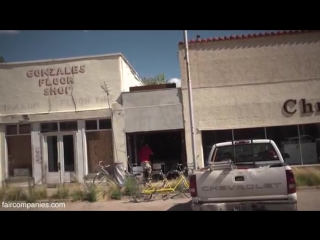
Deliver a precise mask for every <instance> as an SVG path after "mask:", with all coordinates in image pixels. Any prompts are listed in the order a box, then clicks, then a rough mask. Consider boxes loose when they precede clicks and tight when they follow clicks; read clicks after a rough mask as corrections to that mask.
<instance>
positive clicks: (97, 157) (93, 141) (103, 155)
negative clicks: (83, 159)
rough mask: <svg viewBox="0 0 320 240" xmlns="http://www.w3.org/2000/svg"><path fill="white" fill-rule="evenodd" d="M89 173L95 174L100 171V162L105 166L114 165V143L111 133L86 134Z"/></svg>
mask: <svg viewBox="0 0 320 240" xmlns="http://www.w3.org/2000/svg"><path fill="white" fill-rule="evenodd" d="M86 138H87V153H88V172H89V173H94V172H96V171H97V170H98V169H99V165H98V164H99V161H103V163H104V164H105V165H111V164H113V162H114V161H113V142H112V132H111V131H96V132H86Z"/></svg>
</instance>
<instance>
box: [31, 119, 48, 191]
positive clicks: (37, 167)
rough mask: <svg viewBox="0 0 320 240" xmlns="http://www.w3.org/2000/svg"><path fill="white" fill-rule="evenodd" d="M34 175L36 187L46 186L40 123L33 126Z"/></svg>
mask: <svg viewBox="0 0 320 240" xmlns="http://www.w3.org/2000/svg"><path fill="white" fill-rule="evenodd" d="M31 148H32V151H31V153H32V175H33V177H34V182H35V184H36V185H41V184H44V183H45V181H44V178H45V174H43V171H42V163H43V154H44V153H43V148H42V144H41V134H40V123H32V124H31Z"/></svg>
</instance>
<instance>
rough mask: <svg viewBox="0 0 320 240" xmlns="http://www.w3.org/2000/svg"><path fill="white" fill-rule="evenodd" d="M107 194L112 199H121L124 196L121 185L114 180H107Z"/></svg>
mask: <svg viewBox="0 0 320 240" xmlns="http://www.w3.org/2000/svg"><path fill="white" fill-rule="evenodd" d="M107 194H108V197H109V198H110V199H113V200H119V199H121V197H122V192H121V190H120V188H119V186H118V185H117V184H116V183H115V182H114V181H112V180H109V179H108V180H107Z"/></svg>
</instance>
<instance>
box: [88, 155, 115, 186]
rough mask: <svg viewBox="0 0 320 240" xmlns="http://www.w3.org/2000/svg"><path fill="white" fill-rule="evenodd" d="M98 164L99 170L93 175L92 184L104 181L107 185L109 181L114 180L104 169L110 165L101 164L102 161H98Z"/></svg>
mask: <svg viewBox="0 0 320 240" xmlns="http://www.w3.org/2000/svg"><path fill="white" fill-rule="evenodd" d="M99 166H100V168H101V170H100V171H99V172H97V174H96V175H95V176H94V178H93V182H92V184H93V185H96V184H97V185H100V184H102V183H103V182H104V183H105V184H106V185H108V183H109V181H113V182H115V180H114V179H113V177H112V176H110V174H109V173H108V171H107V170H106V169H107V168H108V167H110V165H105V166H102V161H100V162H99ZM104 180H105V181H104ZM108 180H109V181H108Z"/></svg>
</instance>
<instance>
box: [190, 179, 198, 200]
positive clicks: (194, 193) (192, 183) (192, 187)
mask: <svg viewBox="0 0 320 240" xmlns="http://www.w3.org/2000/svg"><path fill="white" fill-rule="evenodd" d="M189 191H190V195H191V197H197V196H198V193H197V180H196V175H191V176H190V187H189Z"/></svg>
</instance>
